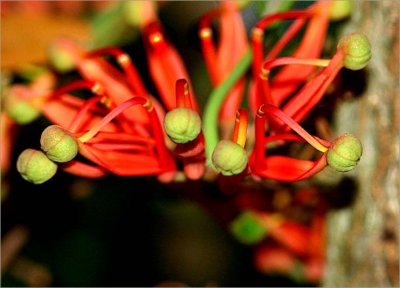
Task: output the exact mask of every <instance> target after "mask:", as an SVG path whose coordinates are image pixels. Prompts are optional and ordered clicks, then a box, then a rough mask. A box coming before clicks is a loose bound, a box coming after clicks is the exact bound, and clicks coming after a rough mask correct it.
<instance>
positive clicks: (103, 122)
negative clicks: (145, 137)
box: [79, 97, 148, 143]
mask: <svg viewBox="0 0 400 288" xmlns="http://www.w3.org/2000/svg"><path fill="white" fill-rule="evenodd" d="M146 103H148V100H147V99H145V98H142V97H134V98H131V99H129V100H127V101H125V102H123V103H122V104H120V105H119V106H117V107H116V108H115V109H113V110H111V112H110V113H108V114H107V115H106V116H105V117H104V118H103V119H102V120H101V121H100V122H98V123H97V124H96V125H95V126H93V127H92V129H90V130H89V131H88V132H86V133H85V134H83V135H82V136H81V137H79V140H80V141H81V142H83V143H84V142H87V141H88V140H90V139H91V138H92V137H94V136H95V135H96V134H97V133H98V132H99V131H100V130H101V129H102V128H103V127H104V126H105V125H107V124H108V123H110V122H111V121H112V120H113V119H114V118H115V117H117V116H118V115H119V114H121V113H122V112H124V111H125V110H126V109H128V108H129V107H131V106H133V105H146Z"/></svg>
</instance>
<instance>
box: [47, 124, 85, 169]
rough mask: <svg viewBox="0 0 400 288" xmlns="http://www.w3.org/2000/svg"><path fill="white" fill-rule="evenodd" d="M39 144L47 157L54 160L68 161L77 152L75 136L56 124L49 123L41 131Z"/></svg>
mask: <svg viewBox="0 0 400 288" xmlns="http://www.w3.org/2000/svg"><path fill="white" fill-rule="evenodd" d="M40 145H41V149H42V150H43V151H44V152H45V153H46V155H47V157H48V158H49V159H51V160H53V161H55V162H60V163H64V162H68V161H70V160H72V159H74V158H75V156H76V154H78V144H77V142H76V140H75V138H74V137H72V136H71V135H70V134H69V133H68V132H67V131H65V130H64V129H63V128H61V127H60V126H57V125H51V126H49V127H47V128H46V129H45V130H44V131H43V133H42V136H41V137H40Z"/></svg>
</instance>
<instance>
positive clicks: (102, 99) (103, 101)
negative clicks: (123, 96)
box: [100, 96, 112, 108]
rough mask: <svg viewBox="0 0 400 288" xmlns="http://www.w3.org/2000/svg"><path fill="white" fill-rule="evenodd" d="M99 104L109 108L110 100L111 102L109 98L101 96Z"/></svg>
mask: <svg viewBox="0 0 400 288" xmlns="http://www.w3.org/2000/svg"><path fill="white" fill-rule="evenodd" d="M100 103H101V104H103V105H104V106H105V107H107V108H111V104H112V100H111V98H109V97H107V96H103V97H102V98H101V99H100Z"/></svg>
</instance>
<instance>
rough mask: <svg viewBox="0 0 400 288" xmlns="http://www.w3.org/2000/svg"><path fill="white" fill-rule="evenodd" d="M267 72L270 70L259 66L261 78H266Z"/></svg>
mask: <svg viewBox="0 0 400 288" xmlns="http://www.w3.org/2000/svg"><path fill="white" fill-rule="evenodd" d="M269 73H270V70H267V69H264V68H261V72H260V77H261V79H263V80H268V77H269Z"/></svg>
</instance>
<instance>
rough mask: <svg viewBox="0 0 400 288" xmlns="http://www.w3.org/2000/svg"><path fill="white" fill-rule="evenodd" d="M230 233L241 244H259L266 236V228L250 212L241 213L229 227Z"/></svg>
mask: <svg viewBox="0 0 400 288" xmlns="http://www.w3.org/2000/svg"><path fill="white" fill-rule="evenodd" d="M230 231H231V233H232V234H233V235H234V236H235V237H236V238H237V239H238V240H239V241H240V242H241V243H243V244H247V245H253V244H257V243H259V242H261V241H262V240H263V239H264V238H265V236H266V235H267V230H266V228H265V227H264V226H263V225H262V224H261V223H260V221H259V220H258V219H257V216H256V215H255V214H254V213H252V212H251V211H244V212H242V213H241V214H240V215H239V216H238V217H237V218H236V219H235V220H234V221H233V222H232V223H231V225H230Z"/></svg>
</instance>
